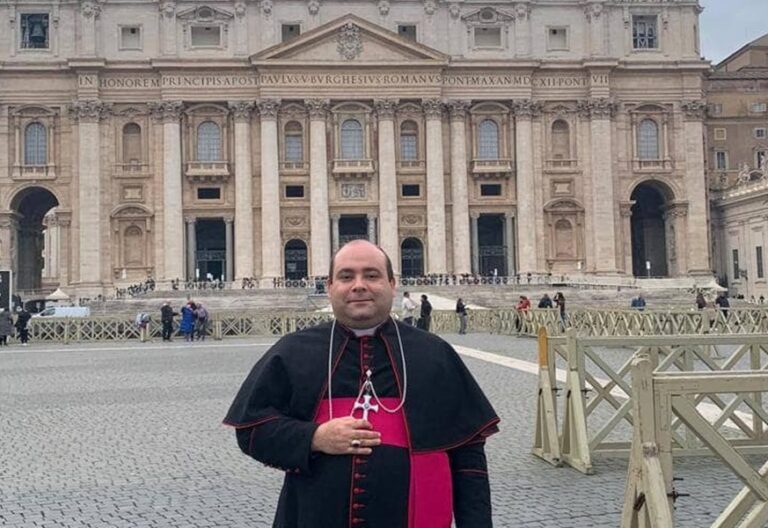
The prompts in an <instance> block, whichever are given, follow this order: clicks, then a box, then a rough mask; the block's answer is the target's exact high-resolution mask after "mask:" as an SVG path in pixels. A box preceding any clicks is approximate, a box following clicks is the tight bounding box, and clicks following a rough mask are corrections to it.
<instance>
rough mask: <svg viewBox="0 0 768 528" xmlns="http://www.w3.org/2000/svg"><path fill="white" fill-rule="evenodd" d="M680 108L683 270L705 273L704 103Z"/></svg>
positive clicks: (695, 103) (706, 269) (706, 242)
mask: <svg viewBox="0 0 768 528" xmlns="http://www.w3.org/2000/svg"><path fill="white" fill-rule="evenodd" d="M682 108H683V112H684V113H685V192H686V195H687V196H688V231H687V237H686V238H687V246H688V258H687V261H688V262H687V267H688V270H687V271H688V274H689V275H707V276H708V275H711V274H712V271H711V269H710V262H709V234H708V232H707V230H708V226H709V217H708V215H707V207H708V202H707V186H706V185H705V182H704V181H703V179H704V175H705V172H704V143H703V141H702V139H701V138H703V137H704V124H703V120H704V112H705V109H706V105H705V103H704V102H703V101H686V102H683V104H682ZM745 258H746V257H745ZM750 258H752V257H750ZM681 271H682V270H681Z"/></svg>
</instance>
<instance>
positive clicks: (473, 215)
mask: <svg viewBox="0 0 768 528" xmlns="http://www.w3.org/2000/svg"><path fill="white" fill-rule="evenodd" d="M469 217H470V218H471V219H472V220H477V219H479V218H480V213H479V212H478V211H470V212H469Z"/></svg>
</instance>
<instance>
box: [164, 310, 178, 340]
mask: <svg viewBox="0 0 768 528" xmlns="http://www.w3.org/2000/svg"><path fill="white" fill-rule="evenodd" d="M177 315H179V314H178V313H177V312H174V311H173V308H171V301H165V302H164V303H163V307H162V308H160V322H162V323H163V341H172V340H173V339H172V337H171V334H173V318H174V317H175V316H177Z"/></svg>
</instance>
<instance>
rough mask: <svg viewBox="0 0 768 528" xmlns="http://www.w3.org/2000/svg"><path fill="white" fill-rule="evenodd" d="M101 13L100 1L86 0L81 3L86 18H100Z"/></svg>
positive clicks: (82, 12)
mask: <svg viewBox="0 0 768 528" xmlns="http://www.w3.org/2000/svg"><path fill="white" fill-rule="evenodd" d="M100 13H101V7H100V6H99V4H98V3H96V2H93V1H91V0H86V1H85V2H83V3H81V4H80V14H81V15H83V16H84V17H85V18H98V17H99V14H100Z"/></svg>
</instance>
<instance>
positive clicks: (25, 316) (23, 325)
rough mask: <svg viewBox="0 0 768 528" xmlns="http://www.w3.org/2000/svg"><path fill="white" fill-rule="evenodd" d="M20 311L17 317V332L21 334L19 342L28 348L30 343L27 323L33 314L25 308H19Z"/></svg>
mask: <svg viewBox="0 0 768 528" xmlns="http://www.w3.org/2000/svg"><path fill="white" fill-rule="evenodd" d="M18 311H19V313H18V315H17V316H16V325H15V326H16V330H17V331H18V332H19V341H21V344H22V345H23V346H27V344H28V343H29V328H27V323H29V320H30V319H32V314H31V313H29V312H28V311H27V310H26V309H25V308H23V307H20V308H18Z"/></svg>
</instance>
